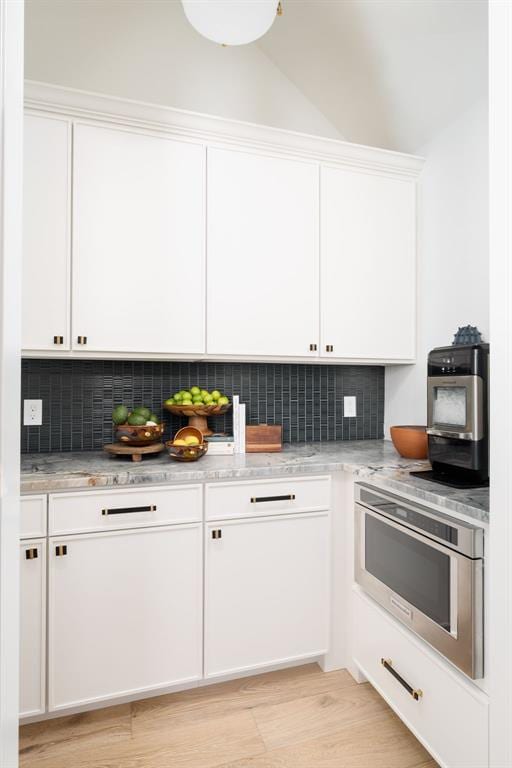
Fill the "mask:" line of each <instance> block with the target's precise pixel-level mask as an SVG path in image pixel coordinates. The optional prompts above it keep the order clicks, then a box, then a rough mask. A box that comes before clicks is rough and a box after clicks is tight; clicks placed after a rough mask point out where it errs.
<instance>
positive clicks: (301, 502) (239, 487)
mask: <svg viewBox="0 0 512 768" xmlns="http://www.w3.org/2000/svg"><path fill="white" fill-rule="evenodd" d="M330 506H331V479H330V477H290V478H285V479H281V480H267V481H265V482H257V481H256V482H255V481H249V482H241V483H211V484H209V485H206V496H205V513H206V520H229V519H230V518H235V517H236V518H239V517H258V516H260V515H269V514H271V515H272V514H280V515H282V514H283V512H290V513H297V512H320V511H322V510H326V509H329V508H330Z"/></svg>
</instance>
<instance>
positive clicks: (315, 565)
mask: <svg viewBox="0 0 512 768" xmlns="http://www.w3.org/2000/svg"><path fill="white" fill-rule="evenodd" d="M219 532H220V533H219ZM205 535H206V574H205V676H206V677H217V676H219V675H224V674H228V673H234V672H242V671H245V670H250V669H257V668H258V667H264V666H268V665H271V664H277V663H281V662H287V661H292V660H294V659H300V658H307V657H313V656H318V655H321V654H323V653H325V652H326V650H327V647H328V636H327V630H328V605H329V546H328V541H329V514H328V513H327V512H325V513H314V514H309V515H301V516H297V517H292V518H290V517H289V516H287V517H267V518H259V519H250V520H239V521H229V522H223V523H210V524H208V525H207V526H206V532H205Z"/></svg>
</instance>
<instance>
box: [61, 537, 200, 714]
mask: <svg viewBox="0 0 512 768" xmlns="http://www.w3.org/2000/svg"><path fill="white" fill-rule="evenodd" d="M59 547H65V548H66V549H65V550H62V549H60V550H59ZM49 560H50V562H49V580H50V581H49V633H48V642H49V654H48V665H49V669H48V673H49V683H48V685H49V689H48V694H49V709H50V710H51V711H55V710H59V709H62V708H65V707H72V706H77V705H81V704H86V703H93V702H101V701H104V700H108V699H110V698H114V697H116V696H127V695H130V694H138V693H143V692H144V691H149V690H154V689H158V688H166V687H168V686H172V685H174V684H178V683H186V682H187V681H192V680H197V679H198V678H200V677H201V672H202V660H201V651H202V643H201V640H202V535H201V526H200V525H199V524H196V525H183V526H173V527H167V528H148V529H142V530H133V531H117V532H115V533H98V534H86V535H81V536H70V537H68V538H66V537H55V538H51V539H50V551H49Z"/></svg>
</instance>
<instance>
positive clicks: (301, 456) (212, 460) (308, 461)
mask: <svg viewBox="0 0 512 768" xmlns="http://www.w3.org/2000/svg"><path fill="white" fill-rule="evenodd" d="M422 468H425V469H426V468H428V464H427V462H424V461H411V460H408V459H402V458H401V457H400V456H399V455H398V454H397V452H396V451H395V449H394V448H393V445H392V443H390V442H389V441H386V440H357V441H343V442H328V443H307V444H305V443H302V444H293V445H286V446H285V447H284V449H283V451H282V453H252V454H250V453H249V454H242V455H236V456H208V455H206V456H204V457H203V458H202V459H201V460H200V461H198V462H192V463H180V462H177V461H172V460H170V459H169V457H168V456H167V453H162V454H160V455H159V456H154V457H151V458H149V457H148V458H146V459H143V460H142V461H141V462H140V463H134V462H132V461H131V460H130V459H128V458H125V457H112V456H109V455H107V454H106V453H104V452H102V451H83V452H78V453H46V454H45V453H36V454H23V455H22V457H21V491H22V493H25V494H26V493H49V492H58V491H70V490H83V489H87V488H89V489H91V488H102V487H115V486H125V485H140V484H144V483H149V484H153V485H160V484H162V485H164V484H166V483H177V482H188V483H193V482H204V481H211V480H247V479H251V478H260V479H261V478H268V477H282V476H286V475H302V474H308V473H310V474H312V473H314V474H321V473H330V472H338V471H346V472H351V473H353V474H354V475H357V476H358V477H359V478H360V479H366V480H367V481H368V482H371V483H372V484H377V485H379V486H381V487H383V488H387V489H388V490H390V491H395V492H397V493H405V494H407V495H408V496H410V497H413V498H416V499H418V501H421V502H424V503H427V504H434V505H436V506H437V507H440V508H442V509H445V510H446V511H447V512H448V511H451V512H456V513H458V514H462V515H466V516H469V517H472V518H474V519H477V520H480V521H482V522H488V520H489V489H487V488H482V489H475V490H468V491H463V490H457V489H455V488H447V487H446V486H443V485H439V484H438V483H432V482H429V481H427V480H421V479H420V478H417V477H411V476H410V474H409V472H410V471H411V470H415V469H422Z"/></svg>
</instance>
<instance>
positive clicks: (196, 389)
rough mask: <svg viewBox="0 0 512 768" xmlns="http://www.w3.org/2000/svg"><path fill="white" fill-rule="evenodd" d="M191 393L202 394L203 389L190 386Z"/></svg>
mask: <svg viewBox="0 0 512 768" xmlns="http://www.w3.org/2000/svg"><path fill="white" fill-rule="evenodd" d="M190 394H191V395H200V394H201V390H200V389H199V387H190Z"/></svg>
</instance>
